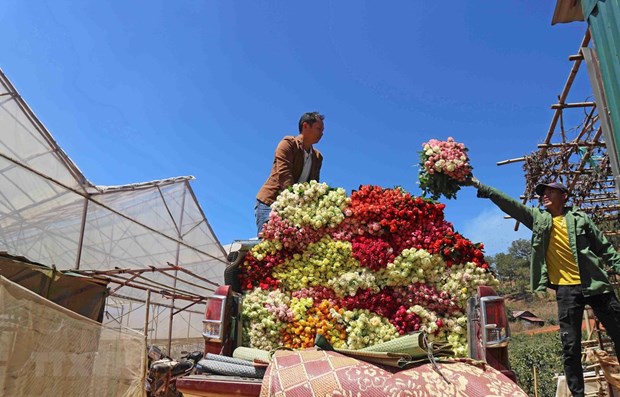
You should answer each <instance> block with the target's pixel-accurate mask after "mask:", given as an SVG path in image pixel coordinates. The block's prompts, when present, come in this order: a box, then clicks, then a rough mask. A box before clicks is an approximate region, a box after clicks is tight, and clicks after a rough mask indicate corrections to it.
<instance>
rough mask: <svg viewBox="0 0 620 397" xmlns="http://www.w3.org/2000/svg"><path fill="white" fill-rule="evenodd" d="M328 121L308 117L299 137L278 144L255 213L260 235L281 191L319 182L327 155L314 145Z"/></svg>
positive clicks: (302, 122)
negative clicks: (310, 182)
mask: <svg viewBox="0 0 620 397" xmlns="http://www.w3.org/2000/svg"><path fill="white" fill-rule="evenodd" d="M324 119H325V116H323V115H322V114H320V113H318V112H311V113H304V114H303V115H302V116H301V118H300V119H299V135H298V136H296V137H294V136H285V137H284V138H283V139H282V140H281V141H280V143H279V144H278V147H277V148H276V153H275V156H274V159H273V166H272V167H271V174H270V175H269V178H267V181H266V182H265V183H264V184H263V187H261V188H260V190H259V191H258V194H257V195H256V206H255V207H254V212H255V214H256V227H257V229H258V233H259V234H260V232H261V230H262V229H263V225H264V224H265V223H266V222H267V221H268V220H269V213H270V212H271V207H270V206H271V204H273V202H274V201H275V200H276V198H277V197H278V194H280V192H281V191H283V190H284V189H286V188H288V187H289V186H292V185H294V184H295V183H300V182H308V181H312V180H315V181H317V182H318V180H319V175H320V173H321V164H322V163H323V155H322V154H321V152H319V151H318V150H316V149H314V148H313V147H312V145H314V144H315V143H317V142H318V141H320V140H321V137H322V136H323V129H324V126H323V120H324Z"/></svg>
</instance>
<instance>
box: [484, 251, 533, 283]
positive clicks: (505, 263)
mask: <svg viewBox="0 0 620 397" xmlns="http://www.w3.org/2000/svg"><path fill="white" fill-rule="evenodd" d="M531 253H532V246H531V245H530V242H529V241H527V240H524V239H519V240H515V241H513V242H512V243H511V244H510V247H508V252H507V253H498V254H495V255H493V256H490V257H488V258H487V262H489V263H490V264H491V266H492V267H493V268H494V269H495V272H496V273H497V278H498V279H499V280H500V282H501V284H500V287H499V291H498V292H500V293H502V294H512V293H522V292H525V291H527V290H528V289H529V283H530V255H531Z"/></svg>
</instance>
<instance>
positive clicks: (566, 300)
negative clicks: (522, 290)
mask: <svg viewBox="0 0 620 397" xmlns="http://www.w3.org/2000/svg"><path fill="white" fill-rule="evenodd" d="M556 301H557V303H558V319H559V323H560V338H561V340H562V351H563V356H564V357H563V362H564V374H565V375H566V383H567V384H568V388H569V389H570V391H571V393H572V395H573V396H574V397H583V395H584V382H583V367H582V366H581V322H582V320H583V311H584V307H585V305H589V306H590V307H591V308H592V310H593V311H594V314H595V315H596V317H597V318H598V319H599V320H600V322H601V323H602V324H603V326H604V327H605V330H606V331H607V335H609V337H610V338H611V340H612V341H613V343H614V348H615V349H616V356H618V348H619V347H620V302H618V298H617V297H616V295H615V294H614V293H606V294H599V295H594V296H588V297H585V296H583V293H582V291H581V285H560V286H558V289H557V291H556Z"/></svg>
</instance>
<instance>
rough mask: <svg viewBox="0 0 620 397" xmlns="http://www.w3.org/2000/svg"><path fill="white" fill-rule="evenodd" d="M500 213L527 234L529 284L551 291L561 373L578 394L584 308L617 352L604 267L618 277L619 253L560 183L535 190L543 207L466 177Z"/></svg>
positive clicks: (618, 321)
mask: <svg viewBox="0 0 620 397" xmlns="http://www.w3.org/2000/svg"><path fill="white" fill-rule="evenodd" d="M465 184H467V185H472V186H475V187H476V188H477V189H478V197H481V198H488V199H490V200H491V201H492V202H493V203H494V204H495V205H497V206H498V207H499V208H500V209H501V210H502V211H504V212H505V213H507V214H508V215H510V216H512V217H513V218H515V219H516V220H518V221H519V222H521V223H523V225H525V226H526V227H527V228H529V229H531V230H532V257H531V261H530V270H531V284H532V289H533V290H534V291H545V290H546V289H547V288H551V289H554V290H555V291H556V301H557V305H558V320H559V324H560V337H561V339H562V350H563V356H564V360H563V361H564V372H565V374H566V381H567V384H568V388H569V389H570V391H571V393H572V394H573V396H576V397H582V396H583V395H584V381H583V368H582V366H581V323H582V319H583V311H584V308H585V305H589V306H590V307H592V309H593V310H594V313H595V314H596V316H597V318H598V319H599V320H600V321H601V322H602V323H603V326H604V327H605V330H606V331H607V334H608V335H609V337H610V338H611V339H612V341H613V342H614V346H615V349H616V355H618V351H619V350H620V303H619V302H618V298H617V297H616V294H615V293H614V290H613V288H612V286H611V284H610V283H609V276H608V274H607V271H606V266H609V267H612V268H613V269H614V270H615V272H616V273H620V254H619V253H618V252H616V250H615V249H614V247H613V246H612V245H611V243H610V242H609V241H608V240H607V238H606V237H605V236H604V235H603V233H602V232H601V231H600V230H599V229H598V227H597V226H596V225H595V224H594V222H592V220H591V219H590V218H589V217H588V215H587V214H586V213H585V212H583V211H580V210H578V209H576V208H569V207H567V206H566V202H567V200H568V189H567V188H566V186H564V185H563V184H561V183H557V182H552V183H541V184H539V185H538V186H536V189H535V191H536V193H537V194H538V196H539V197H540V200H541V201H542V204H543V205H544V207H545V209H544V210H542V209H539V208H533V207H528V206H525V205H523V204H522V203H521V202H519V201H517V200H515V199H513V198H511V197H509V196H507V195H506V194H504V193H503V192H501V191H499V190H497V189H495V188H492V187H490V186H486V185H484V184H482V183H480V182H479V181H478V180H477V179H476V178H473V177H472V178H471V179H470V180H468V181H467V182H466V183H465Z"/></svg>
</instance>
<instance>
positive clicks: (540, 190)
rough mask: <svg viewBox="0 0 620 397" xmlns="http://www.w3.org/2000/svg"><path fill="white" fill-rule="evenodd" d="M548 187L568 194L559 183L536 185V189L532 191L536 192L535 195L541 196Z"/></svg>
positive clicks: (565, 188)
mask: <svg viewBox="0 0 620 397" xmlns="http://www.w3.org/2000/svg"><path fill="white" fill-rule="evenodd" d="M548 187H550V188H552V189H558V190H561V191H563V192H564V193H568V188H567V187H566V186H564V185H563V184H561V183H559V182H551V183H539V184H538V185H536V189H534V191H535V192H536V194H537V195H539V196H542V194H543V192H544V191H545V188H548Z"/></svg>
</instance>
